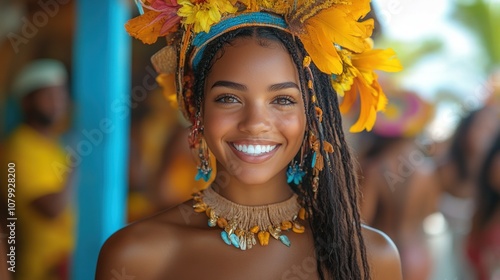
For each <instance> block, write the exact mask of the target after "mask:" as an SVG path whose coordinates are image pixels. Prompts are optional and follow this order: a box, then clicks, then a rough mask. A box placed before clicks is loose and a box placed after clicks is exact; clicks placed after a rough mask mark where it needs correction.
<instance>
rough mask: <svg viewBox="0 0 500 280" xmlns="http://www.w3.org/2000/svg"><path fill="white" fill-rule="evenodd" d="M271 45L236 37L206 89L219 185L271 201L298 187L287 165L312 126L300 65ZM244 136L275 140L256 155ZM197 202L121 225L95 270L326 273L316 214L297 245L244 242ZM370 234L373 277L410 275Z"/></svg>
mask: <svg viewBox="0 0 500 280" xmlns="http://www.w3.org/2000/svg"><path fill="white" fill-rule="evenodd" d="M264 45H265V46H263V45H262V44H259V43H258V42H257V40H256V39H250V38H244V39H242V38H240V39H236V40H235V41H233V42H232V44H231V45H230V46H227V47H226V48H225V49H224V54H223V55H222V57H221V58H220V59H218V60H217V61H216V62H215V63H214V66H213V67H212V71H211V73H210V74H209V76H208V78H207V86H206V89H205V91H206V100H205V104H204V113H205V115H204V122H205V123H204V125H205V134H204V137H205V138H206V141H207V143H208V145H209V147H210V149H211V151H212V152H213V153H214V154H215V155H216V158H217V173H218V175H219V177H218V178H217V179H216V183H217V185H218V186H220V188H219V190H220V191H219V193H220V194H221V195H222V196H224V197H226V198H227V199H229V200H231V201H233V202H235V203H239V204H242V205H266V204H271V203H276V202H280V201H284V200H286V199H288V198H289V197H290V196H291V195H292V190H291V189H290V187H289V186H288V184H287V182H286V175H285V174H286V166H287V164H288V162H290V161H291V159H292V158H293V157H294V156H295V155H296V154H297V151H298V150H299V148H300V145H301V142H302V141H301V139H302V136H303V133H304V130H305V121H304V120H305V116H304V109H303V108H304V104H303V101H302V100H301V95H300V91H299V89H298V88H299V87H298V86H296V84H298V77H297V76H298V75H297V70H296V69H295V66H294V64H293V62H292V60H291V58H290V56H289V54H288V52H286V50H284V48H283V47H282V46H281V45H279V44H277V43H276V42H272V41H267V42H266V44H264ZM241 53H245V56H243V57H242V56H241V55H240V54H241ZM262 65H266V66H265V67H263V66H262ZM249 69H251V70H249ZM219 81H225V82H224V83H220V82H219ZM276 85H280V86H279V87H277V86H276ZM228 114H229V115H230V117H228ZM284 124H286V125H284ZM297 139H298V140H297ZM235 143H236V145H244V144H251V145H270V146H273V147H274V148H273V150H272V151H270V152H265V153H264V155H251V154H249V153H246V152H241V151H238V150H237V149H236V147H235ZM222 178H223V179H222ZM219 179H220V180H219ZM192 205H193V203H192V201H187V202H185V203H183V204H181V205H179V206H176V207H174V208H171V209H169V210H165V211H163V212H161V213H159V214H157V215H156V216H153V217H151V218H147V219H144V220H142V221H139V222H137V223H134V224H131V225H129V226H127V227H126V228H124V229H122V230H120V231H118V232H117V233H115V234H114V235H113V236H112V237H111V238H109V239H108V240H107V241H106V243H105V244H104V246H103V247H102V249H101V252H100V255H99V260H98V264H97V273H96V279H97V280H104V279H106V280H108V279H112V278H113V277H115V275H116V274H119V275H122V276H124V275H127V276H129V277H132V276H135V277H136V279H144V280H156V279H243V280H245V279H289V280H296V279H318V273H317V269H316V256H315V251H314V242H313V236H312V232H311V229H309V228H308V227H307V222H304V225H305V226H306V230H305V233H303V234H296V233H292V232H291V233H287V236H288V237H289V239H290V241H291V244H292V245H291V246H290V247H286V246H284V245H283V244H281V242H279V241H277V240H274V239H271V240H270V241H269V245H268V246H264V247H262V246H260V245H258V244H257V245H256V246H255V247H253V248H252V249H250V250H246V251H241V250H239V249H236V248H234V247H232V246H228V245H226V244H225V243H224V242H223V241H222V240H221V237H220V232H221V230H220V229H219V228H210V227H208V225H207V216H206V215H205V213H195V212H194V211H193V209H192ZM332 234H333V233H332ZM363 235H364V236H365V238H366V244H367V253H368V258H369V261H370V265H371V266H372V275H373V278H372V279H384V280H385V279H396V280H398V279H401V276H400V275H401V269H400V262H399V255H398V253H397V250H396V248H395V246H394V245H393V244H392V242H391V241H390V240H389V239H388V238H387V237H385V236H384V235H383V234H381V233H379V232H376V231H374V230H372V229H369V228H365V229H364V230H363ZM320 257H321V256H320ZM115 278H116V277H115Z"/></svg>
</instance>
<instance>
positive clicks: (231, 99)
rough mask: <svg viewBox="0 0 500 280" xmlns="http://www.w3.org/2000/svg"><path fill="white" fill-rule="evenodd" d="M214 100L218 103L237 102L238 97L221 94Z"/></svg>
mask: <svg viewBox="0 0 500 280" xmlns="http://www.w3.org/2000/svg"><path fill="white" fill-rule="evenodd" d="M215 102H218V103H238V102H239V101H238V99H237V98H236V97H235V96H233V95H223V96H219V97H217V98H216V99H215Z"/></svg>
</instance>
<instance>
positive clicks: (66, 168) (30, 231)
mask: <svg viewBox="0 0 500 280" xmlns="http://www.w3.org/2000/svg"><path fill="white" fill-rule="evenodd" d="M67 82H68V76H67V72H66V68H65V66H64V65H63V64H62V63H61V62H59V61H57V60H51V59H40V60H35V61H33V62H31V63H29V64H28V65H26V66H25V68H24V69H23V70H21V72H20V73H19V74H18V76H17V77H16V78H15V80H14V82H13V86H12V94H13V96H14V99H15V100H16V101H18V102H20V103H21V108H22V115H23V121H22V123H21V124H20V125H19V126H18V127H16V128H15V129H14V131H13V132H12V133H11V134H10V135H9V136H8V137H7V139H6V140H5V142H4V143H3V145H2V147H3V151H2V153H1V162H2V166H7V163H8V162H13V163H15V164H16V189H15V190H16V191H15V195H16V197H15V199H16V212H15V213H16V217H17V223H16V256H17V258H16V273H15V274H14V275H13V276H14V277H15V278H14V279H16V280H28V279H30V280H31V279H37V280H55V279H57V280H62V279H68V277H69V275H68V272H69V264H70V258H71V255H72V251H73V246H74V222H75V221H74V220H75V216H74V215H75V214H74V211H73V208H72V193H73V187H72V182H71V174H72V166H71V164H70V163H69V162H68V158H67V154H66V152H65V150H64V149H63V147H62V145H61V143H60V141H59V140H60V139H59V136H60V129H61V127H62V126H63V125H62V123H64V122H65V121H66V120H67V116H68V105H69V99H68V95H69V94H68V90H67ZM4 186H5V185H4ZM5 194H7V190H6V189H3V190H2V195H5ZM5 201H6V199H2V203H4V202H5Z"/></svg>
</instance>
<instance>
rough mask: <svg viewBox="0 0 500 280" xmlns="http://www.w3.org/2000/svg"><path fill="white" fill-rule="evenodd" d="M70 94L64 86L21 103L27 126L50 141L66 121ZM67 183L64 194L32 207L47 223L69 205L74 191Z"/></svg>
mask: <svg viewBox="0 0 500 280" xmlns="http://www.w3.org/2000/svg"><path fill="white" fill-rule="evenodd" d="M67 106H68V93H67V90H66V87H64V86H54V87H48V88H43V89H39V90H37V91H35V92H32V93H30V94H29V95H27V96H26V97H25V98H24V99H23V100H22V107H23V112H24V116H25V119H24V122H25V124H27V125H28V126H30V127H31V128H33V129H34V130H36V131H37V132H38V133H40V134H41V135H42V136H44V137H46V138H47V139H49V140H50V141H52V140H51V138H52V137H54V129H55V128H56V127H57V125H59V123H60V122H61V121H62V120H63V118H64V117H65V114H66V112H67ZM70 185H71V184H70V180H69V179H68V180H66V183H65V187H64V189H63V190H62V191H60V192H57V193H51V194H48V195H44V196H42V197H39V198H37V199H36V200H34V201H33V202H32V203H31V206H32V207H34V208H35V209H36V211H37V212H38V213H40V214H42V215H44V216H45V217H46V218H48V219H53V218H55V217H57V216H58V215H59V214H60V213H62V211H63V210H64V209H65V208H66V207H67V205H68V203H69V202H70V197H71V193H72V188H71V187H70Z"/></svg>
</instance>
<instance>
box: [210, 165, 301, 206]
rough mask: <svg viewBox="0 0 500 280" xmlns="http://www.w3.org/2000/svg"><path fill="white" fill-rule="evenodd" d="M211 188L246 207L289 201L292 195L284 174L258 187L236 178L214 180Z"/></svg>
mask: <svg viewBox="0 0 500 280" xmlns="http://www.w3.org/2000/svg"><path fill="white" fill-rule="evenodd" d="M281 175H282V176H281ZM223 181H225V182H223ZM227 182H231V183H227ZM213 188H214V190H215V191H216V192H218V193H219V194H220V195H221V196H223V197H225V198H226V199H228V200H230V201H232V202H234V203H237V204H241V205H247V206H258V205H268V204H273V203H278V202H282V201H285V200H287V199H289V198H290V197H291V196H292V195H293V191H292V189H291V188H290V186H289V185H288V184H287V182H286V175H285V173H284V172H283V174H280V176H276V177H275V178H273V179H272V180H270V181H269V182H266V183H264V184H258V185H248V184H244V183H242V182H239V181H238V180H237V179H236V178H230V179H228V180H218V179H216V180H215V182H214V183H213Z"/></svg>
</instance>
